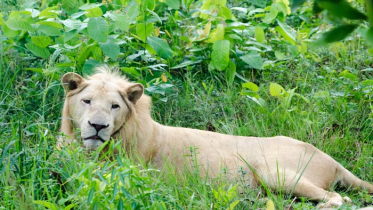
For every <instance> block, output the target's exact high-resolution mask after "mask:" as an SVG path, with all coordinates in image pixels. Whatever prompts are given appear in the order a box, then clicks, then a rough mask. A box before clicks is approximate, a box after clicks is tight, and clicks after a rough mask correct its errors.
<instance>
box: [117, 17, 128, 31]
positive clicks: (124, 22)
mask: <svg viewBox="0 0 373 210" xmlns="http://www.w3.org/2000/svg"><path fill="white" fill-rule="evenodd" d="M115 16H116V20H115V23H114V25H115V27H116V28H119V29H120V30H122V31H128V29H129V27H130V21H129V20H128V17H126V16H125V15H122V14H116V15H115Z"/></svg>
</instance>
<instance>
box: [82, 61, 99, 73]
mask: <svg viewBox="0 0 373 210" xmlns="http://www.w3.org/2000/svg"><path fill="white" fill-rule="evenodd" d="M100 65H102V64H101V63H100V61H96V60H87V61H86V62H85V63H84V65H83V68H82V73H83V76H87V75H91V74H92V73H93V72H94V69H95V68H96V67H97V66H100Z"/></svg>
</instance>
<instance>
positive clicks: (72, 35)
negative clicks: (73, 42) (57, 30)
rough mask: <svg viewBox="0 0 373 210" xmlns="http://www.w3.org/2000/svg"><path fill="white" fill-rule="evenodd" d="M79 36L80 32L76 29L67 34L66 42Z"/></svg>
mask: <svg viewBox="0 0 373 210" xmlns="http://www.w3.org/2000/svg"><path fill="white" fill-rule="evenodd" d="M77 34H78V30H76V29H74V30H71V31H69V32H66V33H65V37H64V40H63V41H64V42H67V41H69V40H70V39H72V38H74V37H75V36H76V35H77Z"/></svg>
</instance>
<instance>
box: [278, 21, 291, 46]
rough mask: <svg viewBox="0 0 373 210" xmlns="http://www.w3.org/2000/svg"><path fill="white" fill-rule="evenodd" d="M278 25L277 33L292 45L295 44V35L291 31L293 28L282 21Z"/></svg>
mask: <svg viewBox="0 0 373 210" xmlns="http://www.w3.org/2000/svg"><path fill="white" fill-rule="evenodd" d="M277 23H278V25H279V26H277V27H276V31H277V32H278V33H279V34H281V36H282V37H283V38H284V39H285V40H286V41H288V42H289V43H291V44H293V45H294V44H295V43H296V42H295V33H293V32H292V31H291V28H290V26H289V25H287V24H286V23H285V22H282V21H280V20H277Z"/></svg>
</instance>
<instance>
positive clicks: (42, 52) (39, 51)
mask: <svg viewBox="0 0 373 210" xmlns="http://www.w3.org/2000/svg"><path fill="white" fill-rule="evenodd" d="M25 46H26V48H27V49H28V50H30V51H31V52H32V54H34V55H36V56H38V57H41V58H44V59H47V58H49V56H50V52H49V51H48V49H46V48H41V47H39V46H38V45H36V44H33V43H27V44H25Z"/></svg>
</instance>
